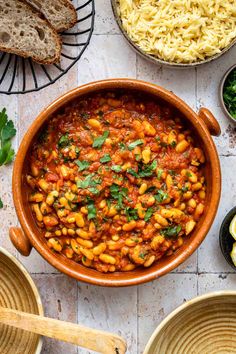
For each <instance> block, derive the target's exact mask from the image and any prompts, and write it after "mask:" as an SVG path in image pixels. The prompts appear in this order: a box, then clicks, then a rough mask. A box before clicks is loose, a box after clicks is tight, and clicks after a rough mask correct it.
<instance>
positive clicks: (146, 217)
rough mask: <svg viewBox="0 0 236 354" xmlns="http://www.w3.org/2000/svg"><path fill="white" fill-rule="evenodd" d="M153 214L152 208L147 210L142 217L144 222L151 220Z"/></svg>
mask: <svg viewBox="0 0 236 354" xmlns="http://www.w3.org/2000/svg"><path fill="white" fill-rule="evenodd" d="M153 212H154V211H153V208H148V209H147V211H146V214H145V216H144V221H148V220H149V219H151V217H152V214H153Z"/></svg>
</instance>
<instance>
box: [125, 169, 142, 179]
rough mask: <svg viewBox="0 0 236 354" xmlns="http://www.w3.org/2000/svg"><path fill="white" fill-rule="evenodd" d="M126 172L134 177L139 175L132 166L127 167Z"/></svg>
mask: <svg viewBox="0 0 236 354" xmlns="http://www.w3.org/2000/svg"><path fill="white" fill-rule="evenodd" d="M126 172H127V173H129V174H130V175H132V176H134V177H136V178H138V177H139V174H138V173H137V172H136V171H135V170H134V169H133V168H127V170H126Z"/></svg>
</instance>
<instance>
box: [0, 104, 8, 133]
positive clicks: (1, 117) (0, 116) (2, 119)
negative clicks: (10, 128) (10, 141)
mask: <svg viewBox="0 0 236 354" xmlns="http://www.w3.org/2000/svg"><path fill="white" fill-rule="evenodd" d="M7 120H8V116H7V114H6V108H3V110H2V112H0V131H2V129H3V127H4V126H5V125H6V123H7Z"/></svg>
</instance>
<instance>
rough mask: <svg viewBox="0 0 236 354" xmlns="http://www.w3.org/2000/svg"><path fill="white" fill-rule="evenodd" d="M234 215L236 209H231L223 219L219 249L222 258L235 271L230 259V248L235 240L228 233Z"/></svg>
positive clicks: (235, 268)
mask: <svg viewBox="0 0 236 354" xmlns="http://www.w3.org/2000/svg"><path fill="white" fill-rule="evenodd" d="M235 214H236V207H234V208H233V209H231V210H230V211H229V212H228V214H227V215H226V217H225V218H224V220H223V222H222V224H221V228H220V248H221V252H222V253H223V256H224V257H225V259H226V261H227V262H228V263H229V265H230V266H231V267H232V268H233V269H234V270H236V267H235V265H234V264H233V261H232V259H231V257H230V252H231V251H232V247H233V244H234V242H236V240H235V239H234V238H233V237H232V236H231V234H230V232H229V225H230V223H231V221H232V219H233V217H234V215H235Z"/></svg>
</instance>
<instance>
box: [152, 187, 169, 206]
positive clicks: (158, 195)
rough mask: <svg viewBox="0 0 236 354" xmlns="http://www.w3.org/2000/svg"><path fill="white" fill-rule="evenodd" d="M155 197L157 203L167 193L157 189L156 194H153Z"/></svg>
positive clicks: (162, 199) (161, 200)
mask: <svg viewBox="0 0 236 354" xmlns="http://www.w3.org/2000/svg"><path fill="white" fill-rule="evenodd" d="M154 197H155V199H156V200H157V201H158V203H162V202H164V200H166V199H167V198H168V197H169V196H168V194H167V193H165V192H164V191H163V190H161V189H158V191H157V194H156V195H154Z"/></svg>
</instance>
